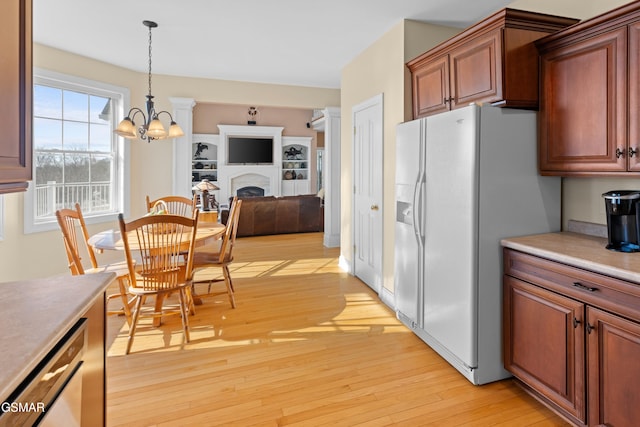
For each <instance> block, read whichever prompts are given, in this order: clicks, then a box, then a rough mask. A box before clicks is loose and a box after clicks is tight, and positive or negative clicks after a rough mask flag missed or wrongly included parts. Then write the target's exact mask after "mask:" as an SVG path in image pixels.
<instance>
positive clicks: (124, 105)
mask: <svg viewBox="0 0 640 427" xmlns="http://www.w3.org/2000/svg"><path fill="white" fill-rule="evenodd" d="M33 84H34V85H47V86H51V87H55V88H58V89H63V90H71V91H78V92H84V93H89V94H93V95H100V96H107V97H110V98H113V99H115V100H116V101H117V104H118V105H116V107H115V108H114V116H115V117H114V123H118V122H119V121H120V120H122V118H123V117H124V112H125V111H128V110H129V102H130V92H129V89H128V88H125V87H121V86H116V85H112V84H109V83H104V82H99V81H95V80H90V79H85V78H82V77H77V76H71V75H68V74H63V73H57V72H54V71H50V70H45V69H40V68H36V67H34V69H33ZM115 141H116V153H115V154H116V165H115V169H116V171H115V183H114V188H113V190H114V191H115V193H116V195H115V200H116V201H117V206H116V212H109V213H89V214H86V216H85V221H86V223H87V224H97V223H103V222H110V221H116V220H117V218H118V213H120V212H122V213H123V214H124V215H125V216H128V214H129V199H130V189H129V186H128V185H125V183H126V182H130V179H129V178H130V174H129V170H130V149H129V144H125V139H124V138H122V137H119V136H116V140H115ZM32 150H33V154H34V155H33V159H34V161H33V165H32V167H33V177H34V179H33V181H29V187H28V188H27V191H26V193H25V195H24V233H25V234H30V233H38V232H43V231H50V230H56V229H58V222H57V221H56V218H55V217H53V218H52V219H51V220H47V221H38V222H36V220H35V207H36V201H35V197H36V194H35V193H36V191H35V176H36V163H35V159H36V156H35V151H36V149H35V144H33V148H32Z"/></svg>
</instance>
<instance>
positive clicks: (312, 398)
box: [107, 233, 565, 427]
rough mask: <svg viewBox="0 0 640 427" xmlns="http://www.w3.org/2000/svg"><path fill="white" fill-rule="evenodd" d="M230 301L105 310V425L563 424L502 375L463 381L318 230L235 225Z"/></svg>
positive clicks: (219, 299)
mask: <svg viewBox="0 0 640 427" xmlns="http://www.w3.org/2000/svg"><path fill="white" fill-rule="evenodd" d="M235 255H236V262H234V264H233V265H232V266H231V270H232V275H233V278H234V284H235V288H236V302H237V308H236V309H235V310H234V309H231V307H230V305H229V301H228V299H227V296H226V294H225V295H221V296H219V297H214V298H210V299H206V300H205V301H204V304H203V305H201V306H198V307H197V312H196V314H195V316H192V317H191V318H190V322H191V342H190V343H189V344H185V343H184V342H183V334H182V330H181V325H180V319H179V318H178V317H175V316H174V317H173V318H168V319H167V320H166V321H165V322H164V324H163V325H162V326H161V327H160V328H152V327H150V326H149V324H144V323H142V324H141V326H140V328H139V329H138V332H137V334H136V339H135V341H134V343H133V348H132V353H131V354H130V355H128V356H125V355H124V350H125V345H126V334H127V330H128V329H127V326H126V323H125V322H124V320H123V318H122V317H120V318H118V317H110V318H109V323H108V334H109V336H110V339H109V341H110V344H111V345H110V347H109V349H108V357H107V424H108V426H110V427H115V426H209V425H236V426H251V425H259V426H281V425H300V426H322V425H328V426H356V425H366V426H391V425H397V426H419V425H437V426H456V425H473V426H488V425H502V426H556V425H565V423H564V422H563V420H562V419H560V418H558V417H557V416H555V415H554V414H553V413H552V412H551V411H549V410H547V409H546V408H545V407H544V406H542V405H541V404H540V403H538V402H537V401H535V400H534V399H533V398H531V397H529V396H528V395H526V394H525V393H524V392H523V391H522V390H521V389H520V388H518V387H517V386H516V385H514V384H513V382H512V381H511V380H505V381H500V382H496V383H492V384H488V385H485V386H480V387H478V386H473V385H472V384H470V383H469V382H468V381H467V380H466V379H465V378H463V377H462V375H460V374H459V373H458V372H457V371H456V370H455V369H453V368H452V367H451V366H450V365H449V364H447V363H446V362H445V361H444V360H443V359H441V358H440V357H439V356H438V355H437V354H436V353H435V352H433V351H432V350H431V349H430V348H429V347H428V346H427V345H426V344H425V343H424V342H422V341H421V340H420V339H419V338H418V337H416V336H415V335H414V334H412V333H411V332H410V331H409V330H408V329H407V328H405V327H404V326H403V325H402V324H401V323H400V322H399V321H398V320H396V318H395V315H394V313H393V311H392V310H391V309H389V307H387V306H386V305H385V304H383V303H381V302H380V300H379V299H378V297H377V295H376V294H375V293H374V292H372V291H371V289H369V288H368V287H367V286H366V285H364V284H363V283H362V282H361V281H359V280H358V279H356V278H354V277H352V276H350V275H348V274H347V273H345V272H343V271H342V270H340V269H339V268H338V266H337V264H338V255H339V252H338V249H326V248H324V247H323V246H322V234H320V233H311V234H299V235H281V236H269V237H250V238H242V239H238V241H237V246H236V252H235Z"/></svg>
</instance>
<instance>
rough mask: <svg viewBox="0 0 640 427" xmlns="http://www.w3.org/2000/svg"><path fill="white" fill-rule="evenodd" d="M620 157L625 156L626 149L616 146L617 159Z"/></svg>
mask: <svg viewBox="0 0 640 427" xmlns="http://www.w3.org/2000/svg"><path fill="white" fill-rule="evenodd" d="M620 157H624V151H622V150H621V149H619V148H616V159H619V158H620Z"/></svg>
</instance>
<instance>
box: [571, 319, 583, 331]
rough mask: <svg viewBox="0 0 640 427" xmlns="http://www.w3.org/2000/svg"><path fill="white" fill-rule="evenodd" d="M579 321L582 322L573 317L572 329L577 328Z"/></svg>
mask: <svg viewBox="0 0 640 427" xmlns="http://www.w3.org/2000/svg"><path fill="white" fill-rule="evenodd" d="M580 323H582V322H580V321H579V320H578V319H576V318H575V317H574V318H573V329H575V328H577V327H578V325H579V324H580Z"/></svg>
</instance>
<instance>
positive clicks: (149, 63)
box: [149, 26, 151, 96]
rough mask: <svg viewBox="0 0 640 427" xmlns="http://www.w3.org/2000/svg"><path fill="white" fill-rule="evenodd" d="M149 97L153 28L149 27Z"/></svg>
mask: <svg viewBox="0 0 640 427" xmlns="http://www.w3.org/2000/svg"><path fill="white" fill-rule="evenodd" d="M149 96H151V26H150V27H149Z"/></svg>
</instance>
